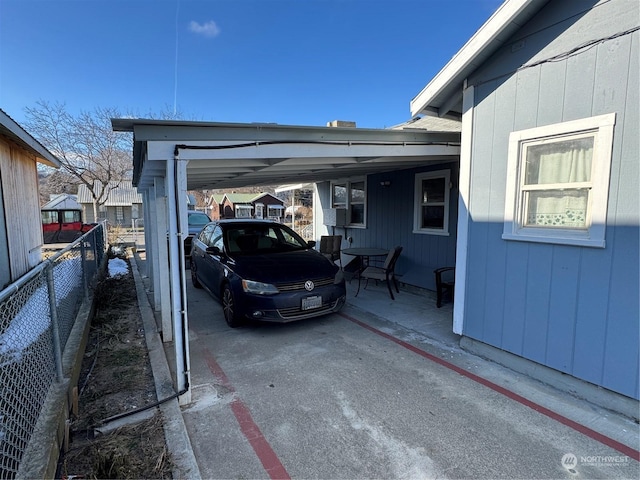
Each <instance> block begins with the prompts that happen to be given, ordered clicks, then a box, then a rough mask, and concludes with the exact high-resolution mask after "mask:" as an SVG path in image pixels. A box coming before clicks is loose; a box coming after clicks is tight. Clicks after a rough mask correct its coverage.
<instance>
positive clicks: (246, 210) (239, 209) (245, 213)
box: [235, 204, 253, 218]
mask: <svg viewBox="0 0 640 480" xmlns="http://www.w3.org/2000/svg"><path fill="white" fill-rule="evenodd" d="M235 209H236V218H251V214H252V213H253V212H252V211H253V206H251V205H242V204H240V205H236V206H235Z"/></svg>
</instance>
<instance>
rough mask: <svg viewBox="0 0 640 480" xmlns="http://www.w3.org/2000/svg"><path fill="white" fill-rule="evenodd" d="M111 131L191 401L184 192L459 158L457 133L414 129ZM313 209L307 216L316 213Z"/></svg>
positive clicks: (127, 123)
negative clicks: (129, 175)
mask: <svg viewBox="0 0 640 480" xmlns="http://www.w3.org/2000/svg"><path fill="white" fill-rule="evenodd" d="M112 127H113V129H114V131H118V132H131V133H133V167H134V168H133V170H134V172H133V184H134V185H135V186H137V188H138V191H139V193H141V194H142V196H143V205H144V224H145V244H146V255H147V263H148V274H149V280H150V285H151V290H152V298H153V307H154V309H155V310H156V312H159V314H160V318H161V330H162V338H163V341H165V342H169V341H174V348H175V354H176V371H177V372H179V374H178V375H177V388H178V391H179V393H180V395H182V397H181V401H182V402H185V403H188V402H189V401H190V393H189V388H188V386H189V351H188V345H189V342H188V338H187V337H188V314H187V301H186V275H185V273H184V272H185V265H184V252H183V241H182V240H183V238H184V237H185V236H186V235H187V231H188V229H187V202H186V199H187V194H186V192H187V190H199V189H223V188H228V189H232V188H239V187H245V186H261V185H264V186H271V185H279V184H286V183H316V182H322V181H330V180H333V179H337V178H344V177H350V176H363V175H369V174H373V173H381V172H389V171H395V170H402V169H407V168H412V167H415V166H421V165H425V164H429V163H438V162H446V161H456V160H457V159H458V158H459V154H460V134H459V133H450V132H428V131H424V130H416V129H412V130H400V129H398V130H396V129H394V130H381V129H360V128H355V127H308V126H285V125H277V124H253V123H249V124H237V123H212V122H191V121H173V120H169V121H167V120H149V119H124V118H122V119H112ZM317 210H319V209H317V208H314V217H317V216H318V215H321V212H319V211H317ZM316 220H319V221H314V224H321V223H322V221H321V218H316ZM320 233H324V232H316V234H318V235H319V234H320ZM182 373H183V374H182Z"/></svg>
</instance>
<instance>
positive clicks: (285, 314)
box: [278, 301, 338, 319]
mask: <svg viewBox="0 0 640 480" xmlns="http://www.w3.org/2000/svg"><path fill="white" fill-rule="evenodd" d="M337 303H338V301H335V302H329V303H323V304H322V307H320V308H314V309H313V310H302V309H301V308H300V307H292V308H281V309H279V310H278V313H279V314H280V316H281V317H282V318H288V319H302V318H305V317H316V316H318V315H322V313H323V312H327V313H328V312H330V311H331V310H333V308H334V307H335V306H336V304H337Z"/></svg>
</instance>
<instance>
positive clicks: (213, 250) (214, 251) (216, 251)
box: [206, 247, 222, 255]
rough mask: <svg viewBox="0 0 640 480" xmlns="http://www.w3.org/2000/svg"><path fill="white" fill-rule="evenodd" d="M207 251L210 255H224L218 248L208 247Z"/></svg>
mask: <svg viewBox="0 0 640 480" xmlns="http://www.w3.org/2000/svg"><path fill="white" fill-rule="evenodd" d="M206 251H207V253H208V254H209V255H220V254H221V253H222V252H221V251H220V249H219V248H218V247H207V250H206Z"/></svg>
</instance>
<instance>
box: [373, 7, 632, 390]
mask: <svg viewBox="0 0 640 480" xmlns="http://www.w3.org/2000/svg"><path fill="white" fill-rule="evenodd" d="M639 19H640V4H639V3H638V2H637V0H584V1H580V2H559V1H552V2H546V1H508V2H505V3H504V4H503V5H502V7H500V9H499V10H498V11H497V12H496V13H495V14H494V15H493V16H492V17H491V18H490V19H489V20H488V21H487V23H486V24H485V25H484V26H483V27H482V28H481V29H480V30H479V31H478V32H477V33H476V34H475V35H474V36H473V38H472V39H471V40H470V41H469V42H468V43H467V44H466V45H465V46H464V47H463V48H462V49H461V50H460V51H459V52H458V53H457V54H456V56H455V57H454V58H453V59H452V60H451V61H450V62H449V63H448V64H447V65H446V66H445V67H444V68H443V69H442V70H441V71H440V72H439V73H438V74H437V75H436V76H435V77H434V79H433V80H432V81H431V82H430V83H429V84H428V85H427V86H426V87H425V88H424V90H423V91H422V92H421V93H420V94H419V95H418V96H417V97H416V98H415V99H414V100H413V101H412V103H411V108H412V114H414V115H417V114H431V115H439V116H448V115H453V116H454V117H455V116H461V118H462V155H461V160H460V180H459V190H460V202H459V206H460V207H459V213H458V215H459V218H458V233H457V235H458V245H457V251H456V257H457V258H456V266H457V272H456V273H457V275H456V294H455V298H456V304H455V310H454V331H456V332H457V333H460V334H462V335H463V341H462V343H463V345H466V346H467V348H472V349H475V350H476V351H480V352H482V353H483V354H492V355H494V356H499V355H504V354H503V353H502V352H509V353H511V354H514V355H516V356H518V357H522V358H525V359H528V360H531V361H533V362H536V363H537V364H541V365H545V366H547V367H550V368H551V369H554V370H557V371H560V372H562V373H566V374H569V375H572V376H574V377H577V378H580V379H583V380H586V381H587V382H591V383H593V384H595V385H598V386H600V387H604V388H606V389H609V390H612V391H615V392H618V393H621V394H623V395H626V396H628V397H632V398H634V399H638V398H639V397H640V395H639V379H640V373H639V371H638V368H639V339H640V333H639V324H640V322H639V321H638V319H639V318H640V312H639V304H640V302H639V292H640V285H639V278H640V275H639V265H640V257H639V225H640V211H639V210H640V198H639V188H638V180H639V172H640V160H639V155H640V148H639V139H640V131H639V113H638V110H639V104H640V89H639V88H638V85H639V84H640V81H639V73H638V71H639V59H640V51H639V49H640V31H639V28H640V27H639ZM370 207H371V204H370Z"/></svg>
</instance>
